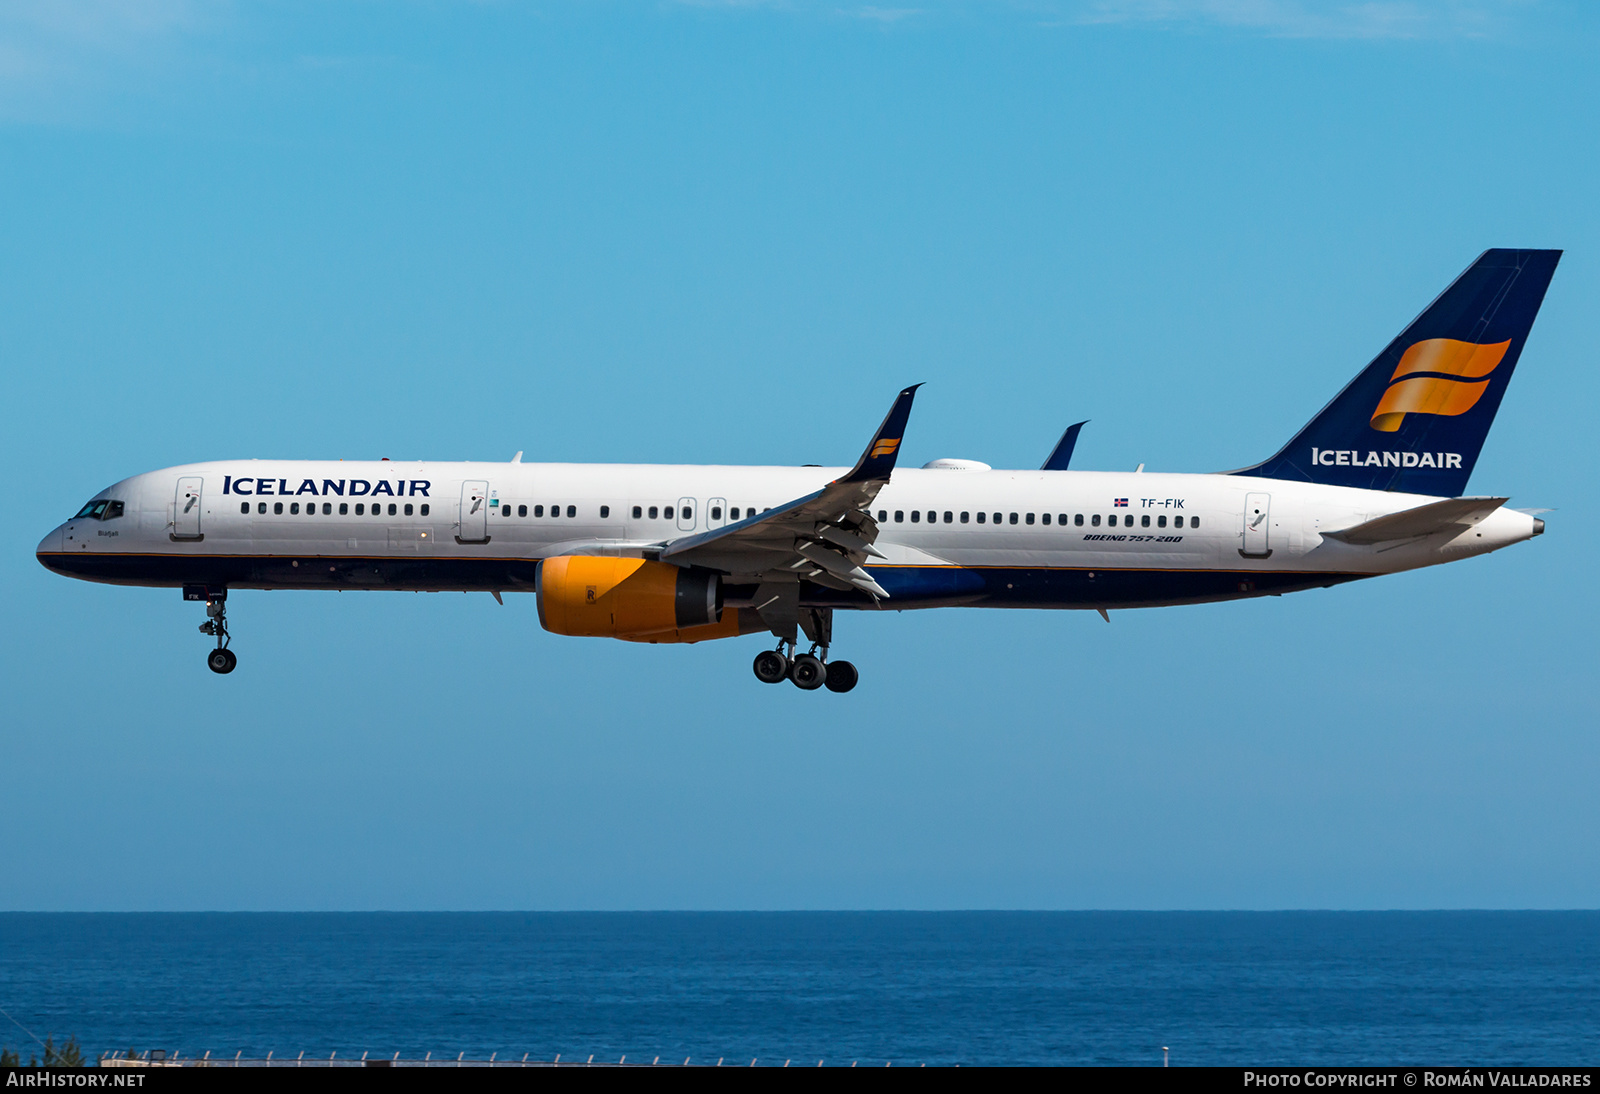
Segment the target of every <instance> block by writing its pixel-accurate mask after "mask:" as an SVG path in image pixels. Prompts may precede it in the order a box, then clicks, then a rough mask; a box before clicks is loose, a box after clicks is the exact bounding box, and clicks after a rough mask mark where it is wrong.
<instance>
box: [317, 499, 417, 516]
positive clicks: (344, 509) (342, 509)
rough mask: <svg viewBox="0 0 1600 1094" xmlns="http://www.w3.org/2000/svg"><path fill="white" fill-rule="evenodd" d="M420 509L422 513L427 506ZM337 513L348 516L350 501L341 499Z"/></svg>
mask: <svg viewBox="0 0 1600 1094" xmlns="http://www.w3.org/2000/svg"><path fill="white" fill-rule="evenodd" d="M422 511H423V512H424V513H426V512H427V511H428V507H427V506H426V505H424V506H423V507H422ZM339 515H340V516H341V517H348V516H349V515H350V503H349V502H347V501H341V502H340V503H339Z"/></svg>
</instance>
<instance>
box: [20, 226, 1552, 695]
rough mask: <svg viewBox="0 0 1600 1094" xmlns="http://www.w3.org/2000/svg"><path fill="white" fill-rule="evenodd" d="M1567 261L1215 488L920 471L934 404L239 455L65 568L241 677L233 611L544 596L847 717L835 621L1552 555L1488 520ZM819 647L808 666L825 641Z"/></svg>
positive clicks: (1517, 530) (1131, 477)
mask: <svg viewBox="0 0 1600 1094" xmlns="http://www.w3.org/2000/svg"><path fill="white" fill-rule="evenodd" d="M1560 257H1561V252H1560V251H1558V250H1506V249H1495V250H1489V251H1485V252H1484V253H1483V254H1482V255H1481V256H1479V258H1478V259H1477V260H1476V261H1475V262H1473V263H1472V265H1471V266H1469V267H1468V268H1467V269H1466V270H1465V271H1464V272H1463V273H1462V274H1461V275H1460V276H1459V277H1458V278H1457V279H1456V280H1455V281H1454V282H1453V283H1452V284H1451V285H1450V286H1449V288H1447V289H1446V290H1445V291H1444V292H1443V293H1442V294H1441V295H1440V296H1439V297H1438V299H1436V300H1435V301H1434V302H1433V303H1432V304H1430V305H1429V306H1428V307H1427V308H1426V309H1425V310H1424V311H1423V312H1422V314H1421V315H1420V316H1418V317H1417V318H1416V319H1415V320H1414V321H1413V322H1412V323H1411V324H1410V325H1409V326H1407V327H1406V328H1405V330H1404V331H1403V332H1401V334H1400V335H1399V337H1397V338H1395V339H1394V341H1392V342H1390V343H1389V345H1388V346H1387V347H1385V349H1384V350H1383V352H1382V353H1380V354H1378V356H1377V357H1375V358H1374V359H1373V360H1372V362H1371V363H1370V364H1368V365H1367V366H1366V368H1364V369H1363V370H1362V371H1361V372H1360V373H1359V374H1358V375H1357V376H1356V378H1355V379H1354V380H1352V381H1351V382H1350V383H1349V385H1347V386H1346V387H1345V388H1344V389H1343V390H1342V391H1341V392H1340V393H1339V394H1338V395H1336V396H1335V397H1334V399H1333V401H1332V402H1330V403H1329V404H1328V405H1327V406H1326V407H1325V408H1324V409H1323V410H1322V411H1321V412H1320V413H1318V414H1317V415H1316V416H1315V417H1314V418H1312V419H1311V421H1310V422H1309V423H1307V424H1306V426H1305V427H1304V428H1302V429H1301V430H1300V432H1299V433H1297V434H1295V436H1294V437H1293V438H1292V439H1291V440H1290V441H1289V443H1288V444H1286V445H1285V446H1284V447H1283V448H1282V450H1281V451H1279V452H1278V453H1277V454H1276V455H1274V456H1272V457H1271V458H1270V459H1267V460H1265V461H1263V462H1261V463H1258V464H1255V465H1253V466H1250V467H1245V468H1241V469H1239V470H1236V471H1228V472H1223V473H1217V474H1166V473H1160V474H1158V473H1148V474H1147V473H1144V465H1142V464H1141V465H1140V466H1139V469H1138V470H1137V471H1135V472H1127V473H1112V472H1103V471H1074V470H1071V469H1070V468H1069V466H1068V465H1069V463H1070V461H1071V458H1072V452H1073V447H1074V445H1075V443H1076V441H1077V437H1078V431H1079V429H1081V427H1082V425H1083V423H1081V422H1080V423H1077V424H1076V425H1074V426H1072V427H1070V428H1069V429H1068V430H1067V432H1066V434H1064V435H1063V437H1062V438H1061V441H1060V443H1059V444H1058V445H1057V447H1056V449H1055V451H1054V452H1052V453H1051V456H1050V458H1049V459H1047V460H1046V461H1045V464H1044V466H1043V467H1042V468H1040V469H1039V470H1037V471H1034V470H995V469H993V468H991V467H989V466H988V465H987V464H984V463H980V462H978V461H975V460H959V459H938V460H934V461H932V462H931V463H928V464H925V465H923V466H922V467H920V468H904V469H898V470H897V469H896V462H897V457H898V455H899V452H900V445H901V440H902V439H903V437H904V435H905V429H906V424H907V421H908V420H909V418H910V414H911V404H912V400H913V399H914V397H915V395H916V392H917V387H919V386H920V385H916V386H913V387H908V388H906V389H905V390H903V391H901V392H900V394H899V396H898V397H897V398H896V399H895V401H894V404H893V406H892V407H891V408H890V410H889V413H888V415H887V417H885V418H884V420H883V423H882V424H881V425H880V426H879V427H878V430H877V432H876V433H874V434H873V436H872V439H871V440H870V441H869V442H868V443H867V446H866V448H865V450H864V451H863V452H862V454H861V457H860V459H858V460H857V461H856V462H855V464H854V466H851V467H814V466H807V467H741V466H680V465H657V464H637V465H630V464H560V463H523V462H521V459H522V453H520V452H518V453H517V454H516V456H515V457H514V458H513V459H512V460H511V461H510V462H509V463H477V462H474V463H429V462H424V461H421V460H388V459H385V460H380V461H367V462H345V461H307V460H223V461H220V462H210V463H197V464H188V465H185V466H181V467H169V468H166V469H164V470H160V471H151V472H147V473H145V474H141V475H135V476H133V477H132V478H128V479H123V480H122V481H121V482H118V483H116V484H115V485H113V486H111V487H109V488H107V489H105V490H102V491H100V492H99V493H97V494H95V496H94V497H93V498H92V499H91V500H90V501H89V502H88V503H87V504H86V505H84V506H83V507H82V508H81V509H80V510H79V511H78V512H77V514H76V515H75V516H74V517H72V518H71V519H70V520H68V521H66V522H65V523H63V524H62V525H60V526H59V527H57V528H55V529H54V530H53V531H51V532H50V533H49V534H48V535H47V536H45V537H44V539H43V541H42V542H41V543H40V544H39V547H38V552H37V554H38V558H39V561H40V562H41V563H43V564H44V565H45V566H46V567H47V568H49V569H50V570H53V571H54V572H56V573H60V574H65V575H68V576H70V577H75V578H81V579H84V580H88V581H98V582H106V583H111V584H119V585H143V586H157V587H162V588H181V589H182V590H183V597H184V599H185V600H190V601H196V602H204V604H205V611H206V616H207V618H206V621H205V622H204V623H202V624H201V626H200V629H201V631H202V632H203V633H204V634H206V635H208V636H212V637H214V638H215V648H214V649H211V650H210V651H209V652H208V654H207V664H208V666H209V667H210V669H211V670H212V671H213V672H216V673H224V674H225V673H229V672H232V671H233V669H234V667H235V665H236V664H237V658H236V656H235V654H234V652H233V651H232V650H231V649H230V648H229V646H230V641H231V636H230V635H229V631H228V622H227V600H228V593H229V591H230V590H237V589H334V590H340V591H343V590H355V589H391V590H396V589H398V590H411V591H430V592H431V591H447V590H449V591H455V590H459V591H464V592H487V593H490V594H492V595H493V596H494V598H495V599H496V600H497V601H499V602H500V603H502V604H503V603H504V600H503V595H502V594H505V593H514V592H531V593H532V594H533V595H534V596H535V598H536V600H537V604H538V611H539V621H540V623H541V625H542V626H543V627H544V628H545V629H546V630H548V631H551V632H553V633H555V634H559V635H574V636H599V637H608V638H618V639H623V640H626V641H632V642H648V643H679V642H685V643H692V642H700V641H706V640H710V639H719V638H733V637H737V636H740V635H746V634H755V633H762V632H765V633H767V634H769V635H770V636H772V637H776V638H777V645H776V647H775V648H772V649H767V648H764V649H762V651H761V652H760V653H759V654H758V655H757V656H756V658H755V661H754V663H753V666H752V668H753V670H754V672H755V675H756V677H757V679H759V680H761V681H762V682H764V683H769V684H776V683H781V682H782V681H784V680H788V681H790V682H792V683H793V684H794V685H795V686H797V687H799V688H800V689H802V690H806V691H815V690H817V689H819V688H826V689H827V690H829V691H833V692H840V693H843V692H848V691H850V690H851V689H852V688H854V687H855V686H856V683H857V681H858V679H859V672H858V670H857V669H856V667H855V666H854V665H853V664H852V663H851V662H849V661H845V660H830V659H829V653H830V650H831V649H832V646H833V619H834V613H835V612H836V611H884V610H909V609H920V608H947V607H978V608H1043V609H1048V608H1075V609H1088V610H1094V611H1098V612H1099V613H1100V615H1101V616H1102V617H1103V618H1106V619H1107V620H1109V618H1110V617H1109V615H1108V614H1107V613H1108V612H1110V611H1112V610H1117V609H1124V608H1149V607H1163V606H1169V605H1178V604H1199V603H1206V602H1212V601H1222V600H1238V599H1247V598H1251V597H1260V596H1279V595H1282V594H1283V593H1288V592H1295V591H1298V590H1302V589H1314V588H1326V587H1331V586H1333V585H1338V584H1341V583H1344V582H1348V581H1355V580H1359V579H1362V578H1369V577H1376V576H1378V575H1380V574H1392V573H1397V572H1400V571H1403V570H1411V569H1416V568H1418V567H1422V566H1433V565H1437V564H1439V563H1443V562H1452V561H1455V560H1456V559H1462V558H1468V557H1471V556H1474V555H1482V554H1487V553H1488V552H1490V551H1496V550H1499V549H1500V548H1502V547H1506V546H1509V545H1511V544H1513V543H1519V542H1521V541H1523V540H1527V539H1531V538H1533V537H1534V536H1537V535H1540V534H1542V533H1543V532H1544V521H1543V520H1542V519H1541V518H1540V517H1539V516H1538V514H1539V513H1543V512H1547V511H1548V510H1543V509H1535V510H1513V509H1508V508H1506V507H1505V503H1506V502H1507V501H1508V500H1509V498H1506V497H1489V496H1483V497H1478V496H1464V492H1465V489H1466V485H1467V480H1468V478H1469V477H1470V476H1471V474H1472V469H1473V466H1474V464H1475V463H1476V462H1477V458H1478V453H1479V451H1480V450H1481V448H1482V447H1483V442H1484V439H1485V438H1486V436H1487V435H1488V432H1489V427H1490V425H1491V423H1492V422H1493V421H1494V416H1495V412H1496V411H1497V410H1498V409H1499V406H1500V401H1501V399H1502V397H1503V396H1504V394H1505V390H1506V385H1507V383H1508V382H1509V381H1510V379H1511V373H1512V371H1513V369H1515V367H1516V364H1517V360H1518V358H1519V357H1520V356H1521V353H1522V348H1523V345H1524V343H1525V342H1526V340H1527V337H1528V332H1529V331H1530V329H1531V328H1532V326H1533V321H1534V318H1535V316H1536V315H1537V314H1538V310H1539V307H1540V304H1541V303H1542V302H1543V299H1544V294H1545V291H1546V289H1547V288H1548V286H1549V284H1550V279H1551V278H1552V276H1553V275H1554V273H1555V268H1556V264H1557V262H1558V261H1559V260H1560ZM801 634H804V636H805V638H806V640H808V641H809V643H810V646H809V649H808V650H807V652H804V653H801V652H799V644H800V636H801Z"/></svg>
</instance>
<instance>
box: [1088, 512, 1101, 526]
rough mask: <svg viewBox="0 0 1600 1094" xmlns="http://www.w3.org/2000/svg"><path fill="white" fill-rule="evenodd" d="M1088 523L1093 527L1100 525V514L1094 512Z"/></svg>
mask: <svg viewBox="0 0 1600 1094" xmlns="http://www.w3.org/2000/svg"><path fill="white" fill-rule="evenodd" d="M1089 523H1090V524H1091V525H1092V526H1093V527H1095V528H1098V527H1100V514H1099V513H1096V514H1095V515H1094V516H1092V517H1090V518H1089Z"/></svg>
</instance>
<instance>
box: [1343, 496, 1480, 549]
mask: <svg viewBox="0 0 1600 1094" xmlns="http://www.w3.org/2000/svg"><path fill="white" fill-rule="evenodd" d="M1510 500H1511V499H1510V498H1445V499H1444V500H1443V501H1435V502H1429V503H1428V504H1427V505H1419V506H1417V507H1416V508H1415V509H1403V510H1401V511H1400V512H1398V513H1390V514H1389V515H1388V516H1383V517H1378V518H1376V519H1374V520H1369V521H1366V522H1365V523H1362V524H1357V525H1353V526H1352V527H1349V528H1343V529H1340V530H1339V531H1337V532H1323V533H1322V534H1323V535H1324V536H1327V537H1328V538H1330V539H1337V540H1342V541H1343V542H1345V543H1357V544H1363V545H1365V544H1372V543H1384V542H1386V541H1388V540H1395V539H1411V538H1412V537H1414V536H1426V535H1431V534H1432V533H1434V532H1444V531H1448V530H1450V529H1452V528H1454V529H1455V530H1456V531H1458V532H1459V531H1463V530H1465V529H1467V528H1470V527H1472V526H1473V525H1475V524H1477V523H1478V522H1479V521H1481V520H1483V518H1484V517H1487V516H1488V515H1489V514H1490V513H1492V512H1494V511H1495V510H1496V509H1498V508H1500V507H1501V506H1502V505H1504V504H1505V503H1506V502H1508V501H1510Z"/></svg>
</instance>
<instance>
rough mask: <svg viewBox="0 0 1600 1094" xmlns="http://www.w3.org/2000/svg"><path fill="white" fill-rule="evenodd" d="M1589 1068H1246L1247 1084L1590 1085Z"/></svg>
mask: <svg viewBox="0 0 1600 1094" xmlns="http://www.w3.org/2000/svg"><path fill="white" fill-rule="evenodd" d="M1589 1080H1590V1073H1589V1072H1588V1071H1574V1072H1559V1071H1556V1072H1547V1073H1540V1074H1517V1075H1513V1074H1509V1073H1507V1072H1504V1071H1417V1070H1411V1069H1406V1070H1404V1071H1389V1072H1369V1071H1304V1072H1284V1071H1246V1072H1245V1073H1244V1085H1245V1086H1262V1087H1280V1088H1281V1087H1297V1086H1298V1087H1335V1088H1336V1087H1356V1086H1372V1087H1380V1086H1381V1087H1392V1086H1395V1085H1402V1086H1407V1087H1415V1086H1425V1087H1428V1086H1437V1087H1459V1086H1465V1087H1539V1088H1546V1087H1560V1088H1567V1089H1572V1088H1579V1087H1584V1088H1587V1087H1588V1086H1589V1085H1590V1082H1589Z"/></svg>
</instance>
